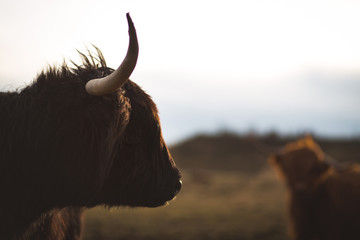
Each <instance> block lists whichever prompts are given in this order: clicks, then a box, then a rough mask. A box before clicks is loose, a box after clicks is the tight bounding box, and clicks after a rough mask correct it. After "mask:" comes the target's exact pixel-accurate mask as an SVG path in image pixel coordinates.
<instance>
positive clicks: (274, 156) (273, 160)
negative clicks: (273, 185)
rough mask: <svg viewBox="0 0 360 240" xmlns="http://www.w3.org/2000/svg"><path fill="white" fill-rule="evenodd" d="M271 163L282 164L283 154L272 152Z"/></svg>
mask: <svg viewBox="0 0 360 240" xmlns="http://www.w3.org/2000/svg"><path fill="white" fill-rule="evenodd" d="M269 163H270V164H271V165H277V166H281V165H282V157H281V155H280V154H271V155H270V157H269Z"/></svg>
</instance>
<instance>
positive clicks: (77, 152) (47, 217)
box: [0, 15, 181, 240]
mask: <svg viewBox="0 0 360 240" xmlns="http://www.w3.org/2000/svg"><path fill="white" fill-rule="evenodd" d="M127 18H128V23H129V36H130V41H129V48H128V52H127V55H126V57H125V59H124V61H123V62H122V64H121V65H120V66H119V68H118V69H116V70H113V69H111V68H108V67H107V66H106V63H105V60H104V57H103V55H102V54H101V52H100V51H99V50H98V49H97V52H98V54H97V56H93V55H92V54H90V53H89V56H85V55H84V54H81V56H82V58H83V63H82V64H81V65H75V67H69V66H67V65H66V64H64V65H63V66H61V67H51V68H49V69H48V70H46V71H43V72H42V73H41V74H39V76H38V77H37V78H36V80H35V81H34V82H33V83H32V84H30V85H29V86H27V87H25V88H24V89H22V90H21V91H19V92H1V93H0V219H1V224H0V239H9V240H12V239H47V240H49V239H50V240H52V239H57V240H58V239H67V240H69V239H78V238H80V236H81V222H82V221H81V219H82V212H83V210H84V208H88V207H93V206H97V205H106V206H110V207H111V206H133V207H136V206H145V207H157V206H161V205H164V204H165V203H166V202H167V201H169V200H171V199H173V198H174V196H175V195H176V194H177V193H178V192H179V190H180V188H181V181H180V173H179V171H178V169H177V168H176V166H175V163H174V161H173V159H172V157H171V155H170V153H169V150H168V148H167V146H166V144H165V142H164V139H163V137H162V133H161V127H160V120H159V117H158V112H157V108H156V105H155V103H154V102H153V101H152V100H151V98H150V97H149V95H147V94H146V93H145V92H144V91H143V90H142V89H141V88H140V87H139V86H138V85H136V84H135V83H134V82H132V81H130V80H128V78H129V77H130V75H131V73H132V71H133V69H134V68H135V65H136V61H137V56H138V42H137V37H136V31H135V28H134V26H133V23H132V21H131V18H130V16H129V15H127Z"/></svg>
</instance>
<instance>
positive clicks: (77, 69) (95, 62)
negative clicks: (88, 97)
mask: <svg viewBox="0 0 360 240" xmlns="http://www.w3.org/2000/svg"><path fill="white" fill-rule="evenodd" d="M92 46H93V48H94V49H95V50H96V53H93V52H92V51H90V50H89V48H87V49H86V54H85V53H83V52H81V51H79V50H77V52H78V54H79V56H80V58H81V64H77V63H76V62H74V61H73V60H69V62H70V63H71V65H69V64H68V62H67V61H66V60H64V61H63V63H62V64H61V65H60V66H51V65H50V66H48V67H47V68H46V69H44V70H42V71H41V73H40V74H38V76H37V77H36V79H35V81H34V82H37V81H39V80H40V79H51V78H57V79H63V78H64V77H69V76H81V75H83V74H85V73H87V72H89V71H92V72H93V74H98V75H99V76H96V77H104V74H106V75H107V74H110V72H109V71H106V70H109V68H108V67H107V64H106V61H105V58H104V55H103V54H102V52H101V50H100V49H99V48H98V47H96V46H94V45H92ZM99 70H102V71H99ZM111 71H112V70H111Z"/></svg>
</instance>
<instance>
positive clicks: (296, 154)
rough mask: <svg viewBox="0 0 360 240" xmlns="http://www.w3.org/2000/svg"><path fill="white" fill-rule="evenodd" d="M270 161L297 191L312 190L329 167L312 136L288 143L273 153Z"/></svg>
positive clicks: (289, 185) (291, 187) (292, 188)
mask: <svg viewBox="0 0 360 240" xmlns="http://www.w3.org/2000/svg"><path fill="white" fill-rule="evenodd" d="M269 161H270V164H271V165H273V166H274V167H275V168H276V169H277V170H278V171H279V173H280V176H283V177H284V178H285V181H286V183H287V185H288V187H289V188H290V189H291V190H292V191H295V192H308V191H312V190H313V189H314V188H316V187H317V186H318V184H319V183H320V182H321V181H322V180H323V179H324V177H325V176H326V173H327V170H328V169H329V164H328V163H326V162H325V161H324V154H323V152H322V151H321V149H320V147H319V146H318V145H317V144H316V143H315V142H314V141H313V139H312V138H311V137H310V136H307V137H306V138H304V139H300V140H298V141H296V142H293V143H289V144H287V145H286V146H285V147H283V148H282V149H280V150H279V151H278V152H277V153H275V154H273V155H272V156H271V157H270V158H269Z"/></svg>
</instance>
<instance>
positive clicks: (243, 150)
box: [170, 132, 360, 173]
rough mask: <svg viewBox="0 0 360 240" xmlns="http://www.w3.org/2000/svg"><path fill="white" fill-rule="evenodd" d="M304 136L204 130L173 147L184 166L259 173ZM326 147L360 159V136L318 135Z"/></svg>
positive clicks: (350, 159)
mask: <svg viewBox="0 0 360 240" xmlns="http://www.w3.org/2000/svg"><path fill="white" fill-rule="evenodd" d="M297 138H300V137H293V136H291V137H279V136H278V135H277V134H276V133H272V134H268V135H265V136H256V135H251V134H249V135H237V134H233V133H226V132H225V133H219V134H215V135H210V134H209V135H206V134H201V135H197V136H194V137H192V138H190V139H187V140H185V141H183V142H181V143H179V144H176V145H174V146H172V147H171V148H170V150H171V154H172V155H173V157H174V159H175V161H176V164H177V165H178V166H179V168H180V169H212V170H226V171H241V172H243V173H255V172H258V171H259V170H261V169H262V168H264V167H266V166H267V158H268V156H269V154H270V153H271V152H274V151H276V149H278V148H279V147H281V146H283V145H285V144H286V143H287V142H290V141H294V140H295V139H297ZM315 140H316V141H317V142H318V144H320V146H321V147H322V149H323V150H324V151H325V152H326V153H327V154H329V155H331V156H332V157H334V158H335V159H337V160H338V161H342V162H344V161H347V162H359V161H360V139H354V140H341V139H338V140H334V139H317V138H315Z"/></svg>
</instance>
